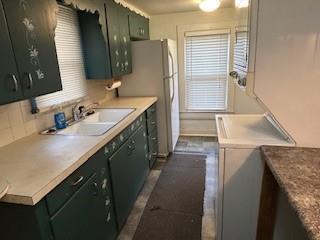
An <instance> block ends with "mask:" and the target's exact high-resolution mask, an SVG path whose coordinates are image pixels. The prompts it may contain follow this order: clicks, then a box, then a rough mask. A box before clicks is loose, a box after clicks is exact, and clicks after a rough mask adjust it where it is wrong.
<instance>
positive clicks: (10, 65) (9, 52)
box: [0, 1, 23, 104]
mask: <svg viewBox="0 0 320 240" xmlns="http://www.w3.org/2000/svg"><path fill="white" fill-rule="evenodd" d="M0 31H1V34H0V44H1V50H0V51H1V54H0V66H1V68H0V104H5V103H9V102H14V101H18V100H21V99H23V93H22V90H21V85H20V81H19V76H18V70H17V67H16V62H15V58H14V54H13V49H12V45H11V40H10V36H9V31H8V28H7V22H6V18H5V15H4V11H3V6H2V3H1V1H0Z"/></svg>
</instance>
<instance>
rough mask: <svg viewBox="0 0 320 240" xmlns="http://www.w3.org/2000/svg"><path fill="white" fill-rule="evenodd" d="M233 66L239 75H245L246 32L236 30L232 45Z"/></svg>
mask: <svg viewBox="0 0 320 240" xmlns="http://www.w3.org/2000/svg"><path fill="white" fill-rule="evenodd" d="M233 62H234V64H233V65H234V67H233V70H234V71H236V72H237V73H238V74H239V75H240V76H242V77H243V76H246V75H247V70H248V32H247V31H237V32H236V38H235V45H234V61H233Z"/></svg>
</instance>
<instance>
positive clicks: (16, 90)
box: [11, 74, 19, 92]
mask: <svg viewBox="0 0 320 240" xmlns="http://www.w3.org/2000/svg"><path fill="white" fill-rule="evenodd" d="M11 78H12V80H13V91H14V92H18V90H19V86H18V80H17V77H16V75H14V74H11Z"/></svg>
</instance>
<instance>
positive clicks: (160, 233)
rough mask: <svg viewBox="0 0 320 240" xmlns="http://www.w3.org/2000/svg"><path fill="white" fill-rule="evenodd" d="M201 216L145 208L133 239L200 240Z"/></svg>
mask: <svg viewBox="0 0 320 240" xmlns="http://www.w3.org/2000/svg"><path fill="white" fill-rule="evenodd" d="M201 221H202V219H201V216H197V215H188V214H182V213H174V212H167V211H157V212H149V211H147V212H146V210H145V213H144V214H143V216H142V218H141V220H140V224H139V227H138V229H137V231H136V233H135V235H134V238H133V239H134V240H200V239H201V223H202V222H201Z"/></svg>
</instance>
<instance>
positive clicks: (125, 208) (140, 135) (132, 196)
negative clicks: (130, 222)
mask: <svg viewBox="0 0 320 240" xmlns="http://www.w3.org/2000/svg"><path fill="white" fill-rule="evenodd" d="M146 141H147V140H146V131H145V127H144V126H140V127H139V128H138V130H137V131H136V132H135V133H134V134H133V135H132V136H131V137H130V138H129V139H128V140H127V141H126V143H125V144H123V145H122V147H120V148H119V150H118V151H117V152H116V153H115V154H113V155H112V156H111V158H110V159H109V164H110V171H111V179H112V188H113V196H114V203H115V207H116V215H117V220H118V226H119V227H120V228H121V227H122V226H123V225H124V223H125V221H126V219H127V217H128V215H129V214H130V211H131V209H132V206H133V204H134V202H135V200H136V198H137V196H138V193H139V191H140V189H141V187H142V185H143V183H144V181H145V179H146V176H147V174H148V170H149V164H148V159H147V144H146Z"/></svg>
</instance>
